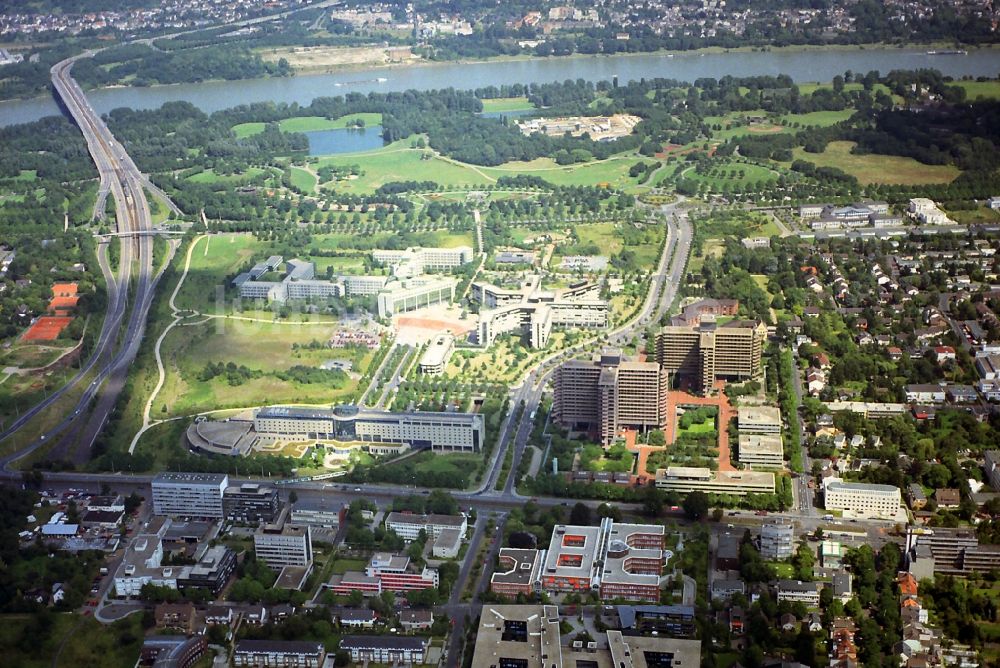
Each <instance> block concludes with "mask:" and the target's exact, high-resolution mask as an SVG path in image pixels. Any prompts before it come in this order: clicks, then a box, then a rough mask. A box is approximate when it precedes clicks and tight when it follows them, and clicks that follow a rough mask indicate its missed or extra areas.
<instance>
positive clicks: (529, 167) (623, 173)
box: [480, 156, 650, 188]
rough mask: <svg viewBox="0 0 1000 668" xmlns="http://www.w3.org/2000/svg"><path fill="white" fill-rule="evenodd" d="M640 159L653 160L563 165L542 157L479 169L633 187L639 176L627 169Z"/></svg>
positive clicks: (557, 181)
mask: <svg viewBox="0 0 1000 668" xmlns="http://www.w3.org/2000/svg"><path fill="white" fill-rule="evenodd" d="M637 162H646V163H649V162H650V161H648V160H642V159H640V158H637V157H633V156H620V157H614V158H609V159H608V160H603V161H600V162H596V161H595V162H585V163H580V164H576V165H567V166H560V165H557V164H556V163H555V161H554V160H552V159H550V158H539V159H537V160H532V161H531V162H509V163H506V164H504V165H500V166H499V167H481V168H480V170H481V171H482V172H483V173H484V174H488V175H490V176H491V177H493V178H499V177H501V176H510V175H512V174H528V175H531V176H538V177H540V178H543V179H545V180H546V181H548V182H549V183H551V184H553V185H557V186H584V185H589V186H592V185H598V184H608V185H609V186H611V187H613V188H631V187H634V186H635V185H637V184H638V179H637V178H633V177H630V176H629V175H628V170H629V169H630V168H631V167H632V165H634V164H635V163H637Z"/></svg>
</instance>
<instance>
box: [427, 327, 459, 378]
mask: <svg viewBox="0 0 1000 668" xmlns="http://www.w3.org/2000/svg"><path fill="white" fill-rule="evenodd" d="M453 352H455V337H454V336H452V335H451V334H438V335H437V336H435V337H434V338H433V339H431V341H430V343H428V344H427V349H426V350H425V351H424V354H423V355H421V356H420V362H419V364H420V373H425V374H427V375H431V376H438V375H441V374H442V373H444V370H445V369H447V368H448V360H450V359H451V354H452V353H453Z"/></svg>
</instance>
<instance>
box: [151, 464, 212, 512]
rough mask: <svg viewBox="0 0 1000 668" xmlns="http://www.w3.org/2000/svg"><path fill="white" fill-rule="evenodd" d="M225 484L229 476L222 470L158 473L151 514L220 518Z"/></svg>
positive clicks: (154, 485)
mask: <svg viewBox="0 0 1000 668" xmlns="http://www.w3.org/2000/svg"><path fill="white" fill-rule="evenodd" d="M228 486H229V476H228V475H225V474H222V473H160V474H158V475H157V476H156V477H155V478H153V513H154V514H156V515H171V516H183V517H217V518H219V519H221V518H222V517H223V516H224V513H223V509H222V495H223V493H224V492H225V489H226V487H228Z"/></svg>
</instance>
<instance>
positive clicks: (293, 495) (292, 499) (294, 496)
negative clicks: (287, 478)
mask: <svg viewBox="0 0 1000 668" xmlns="http://www.w3.org/2000/svg"><path fill="white" fill-rule="evenodd" d="M298 500H299V495H298V492H296V491H295V490H294V489H293V490H292V491H290V492H289V493H288V503H290V504H292V505H293V506H294V505H295V503H296V502H297V501H298Z"/></svg>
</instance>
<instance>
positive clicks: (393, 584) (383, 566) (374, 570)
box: [324, 552, 439, 596]
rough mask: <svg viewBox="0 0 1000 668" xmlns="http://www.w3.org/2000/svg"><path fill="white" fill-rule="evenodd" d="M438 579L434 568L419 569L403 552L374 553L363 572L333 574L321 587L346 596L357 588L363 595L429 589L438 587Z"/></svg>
mask: <svg viewBox="0 0 1000 668" xmlns="http://www.w3.org/2000/svg"><path fill="white" fill-rule="evenodd" d="M438 582H439V580H438V572H437V570H436V569H433V568H428V567H427V566H424V567H421V568H418V567H417V566H415V565H414V564H413V562H411V561H410V558H409V557H408V556H406V555H403V554H389V553H387V552H376V553H375V554H374V555H372V557H371V559H370V560H369V561H368V565H367V566H366V567H365V570H364V572H363V573H362V572H360V571H348V572H346V573H344V574H342V575H341V574H336V573H335V574H334V575H333V576H331V578H330V580H329V581H328V582H327V583H326V584H325V585H324V587H325V588H327V589H329V590H330V591H332V592H333V593H334V594H343V595H349V594H350V593H351V592H352V591H359V592H361V593H362V594H364V595H366V596H377V595H379V594H381V593H382V592H384V591H394V592H401V591H413V590H420V589H431V588H433V587H437V586H438Z"/></svg>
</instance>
